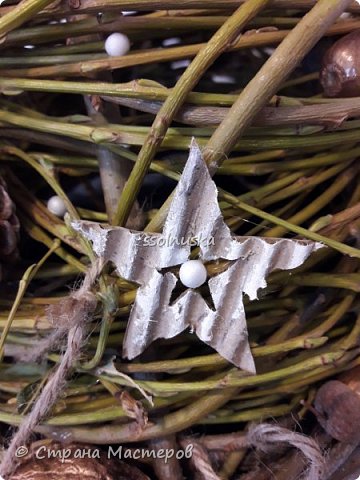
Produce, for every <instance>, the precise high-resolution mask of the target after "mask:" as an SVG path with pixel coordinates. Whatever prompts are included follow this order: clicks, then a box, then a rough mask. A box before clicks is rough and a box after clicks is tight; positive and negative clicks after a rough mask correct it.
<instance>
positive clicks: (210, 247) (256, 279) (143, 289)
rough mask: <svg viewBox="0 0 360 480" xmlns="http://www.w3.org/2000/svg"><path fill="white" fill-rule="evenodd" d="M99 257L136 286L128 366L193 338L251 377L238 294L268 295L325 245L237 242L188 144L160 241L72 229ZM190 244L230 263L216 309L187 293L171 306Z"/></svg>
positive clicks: (113, 230) (116, 231)
mask: <svg viewBox="0 0 360 480" xmlns="http://www.w3.org/2000/svg"><path fill="white" fill-rule="evenodd" d="M73 226H74V228H76V229H77V230H79V231H80V232H81V233H82V234H83V235H84V236H85V237H86V238H87V239H89V240H90V241H91V242H92V244H93V249H94V252H95V253H96V255H98V256H101V257H103V258H104V261H105V262H108V261H110V262H113V264H114V265H115V266H116V269H117V272H118V274H119V276H121V277H122V278H124V279H126V280H130V281H133V282H136V283H138V284H139V288H138V290H137V294H136V299H135V302H134V305H133V307H132V310H131V313H130V317H129V322H128V326H127V330H126V334H125V339H124V348H123V354H124V356H126V357H127V358H129V359H132V358H134V357H136V356H137V355H139V354H140V353H142V352H143V351H144V350H145V348H146V347H147V346H148V345H149V344H150V343H151V342H152V341H154V340H156V339H158V338H172V337H174V336H175V335H178V334H179V333H180V332H182V331H183V330H185V329H186V328H187V327H190V329H191V331H193V332H195V333H196V335H197V336H198V337H199V338H200V339H201V340H202V341H204V342H205V343H207V344H208V345H210V346H211V347H213V348H214V349H215V350H216V351H217V352H219V354H220V355H222V356H223V357H224V358H226V359H227V360H229V361H230V362H232V363H233V364H235V365H236V366H237V367H239V368H242V369H244V370H247V371H249V372H251V373H255V365H254V360H253V357H252V354H251V351H250V346H249V342H248V332H247V325H246V318H245V311H244V305H243V294H244V293H246V294H247V295H248V296H249V298H250V300H254V299H256V298H257V291H258V290H259V289H260V288H264V287H266V280H265V279H266V276H267V275H268V274H269V273H270V272H272V271H273V270H288V269H293V268H295V267H298V266H299V265H301V264H302V263H303V262H304V261H305V260H306V258H307V257H308V256H309V255H310V254H311V253H312V252H313V251H315V250H317V249H319V248H322V247H323V245H322V244H320V243H315V242H311V241H305V240H290V239H270V238H259V237H235V236H233V235H232V234H231V231H230V229H229V228H228V226H227V225H226V224H225V222H224V219H223V217H222V214H221V210H220V207H219V205H218V201H217V188H216V185H215V183H214V182H213V180H212V179H211V177H210V174H209V171H208V168H207V166H206V164H205V162H204V160H203V158H202V155H201V152H200V150H199V148H198V146H197V145H196V143H195V142H193V144H192V146H191V149H190V155H189V159H188V161H187V163H186V165H185V168H184V171H183V173H182V175H181V178H180V180H179V183H178V185H177V188H176V190H175V195H174V198H173V200H172V203H171V206H170V210H169V213H168V216H167V219H166V222H165V225H164V229H163V232H162V233H161V234H156V233H154V234H149V233H146V234H145V233H144V232H135V231H131V230H128V229H126V228H123V227H109V226H104V225H100V224H98V223H95V222H76V223H74V224H73ZM194 238H197V239H198V244H199V246H200V255H199V258H200V259H201V260H202V261H204V262H206V261H210V260H217V259H225V260H232V261H233V263H232V264H231V266H230V267H229V268H228V269H227V270H226V271H224V272H222V273H219V274H218V275H216V276H214V277H212V278H210V279H209V281H208V285H209V290H210V294H211V297H212V300H213V304H214V306H215V309H214V310H213V309H212V308H210V307H209V305H208V304H207V303H206V302H205V300H204V299H203V298H202V296H201V295H200V294H199V292H198V291H197V290H193V289H187V290H186V291H185V292H184V293H182V294H181V295H180V296H179V297H178V298H177V299H176V300H175V301H174V302H173V303H171V300H170V299H171V295H172V292H173V290H174V288H175V286H176V283H177V282H178V278H177V276H176V275H175V274H173V273H171V272H166V273H163V272H162V271H163V269H165V268H168V267H173V266H176V265H181V264H182V263H184V262H186V261H187V260H188V259H189V255H190V250H191V245H192V244H193V241H194Z"/></svg>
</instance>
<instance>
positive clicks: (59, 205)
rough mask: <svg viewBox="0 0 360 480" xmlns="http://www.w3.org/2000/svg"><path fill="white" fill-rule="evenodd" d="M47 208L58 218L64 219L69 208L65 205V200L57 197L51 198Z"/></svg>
mask: <svg viewBox="0 0 360 480" xmlns="http://www.w3.org/2000/svg"><path fill="white" fill-rule="evenodd" d="M47 208H48V210H49V211H50V212H51V213H53V214H54V215H56V216H57V217H63V216H64V215H65V213H66V212H67V208H66V205H65V203H64V200H63V199H62V198H60V197H58V196H57V195H54V196H53V197H51V198H49V200H48V202H47Z"/></svg>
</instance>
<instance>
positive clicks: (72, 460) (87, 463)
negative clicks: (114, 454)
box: [10, 443, 149, 480]
mask: <svg viewBox="0 0 360 480" xmlns="http://www.w3.org/2000/svg"><path fill="white" fill-rule="evenodd" d="M114 450H116V449H115V448H114ZM86 452H87V453H86ZM81 457H83V458H81ZM62 478H64V479H65V478H66V480H79V479H80V478H82V479H86V480H149V477H148V476H147V475H145V474H144V473H142V472H141V471H140V470H139V469H137V468H136V467H133V466H131V465H128V464H126V463H124V462H122V461H120V460H116V459H115V458H110V459H109V458H107V454H106V453H105V452H103V451H100V450H99V449H97V448H94V446H90V445H82V444H71V445H64V444H60V443H52V444H50V445H42V446H39V445H37V446H36V447H35V446H33V448H31V449H30V453H29V454H28V455H27V456H26V457H24V458H23V459H22V460H21V463H20V465H19V467H18V468H17V469H16V472H15V473H14V474H13V475H12V476H11V477H10V480H55V479H62Z"/></svg>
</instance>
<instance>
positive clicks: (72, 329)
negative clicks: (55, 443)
mask: <svg viewBox="0 0 360 480" xmlns="http://www.w3.org/2000/svg"><path fill="white" fill-rule="evenodd" d="M102 267H103V260H102V259H98V260H96V261H94V263H93V264H92V266H91V267H90V269H89V270H88V271H87V273H86V275H85V277H84V280H83V283H82V285H81V287H80V288H79V289H78V290H77V291H75V292H73V293H72V294H70V295H69V296H68V298H66V299H65V300H62V301H61V302H59V303H57V304H55V305H51V306H49V307H48V309H47V316H48V318H49V320H50V322H51V323H52V325H53V327H54V331H53V333H52V334H50V335H49V337H47V338H46V339H45V340H43V341H40V343H39V344H37V345H36V346H35V347H34V350H33V352H32V354H31V355H30V356H29V357H31V358H32V359H35V358H39V356H40V355H43V354H44V353H45V352H46V351H47V350H49V349H50V348H52V347H54V346H55V345H56V346H59V345H62V346H63V347H64V353H63V355H62V357H61V359H60V362H59V364H58V366H57V368H56V370H55V371H54V372H53V373H52V374H51V375H50V376H49V379H48V381H47V383H46V384H45V386H44V388H43V390H42V391H41V393H40V395H39V397H38V398H37V400H36V402H35V404H34V406H33V408H32V410H31V412H30V414H29V415H28V416H27V417H26V418H24V420H23V422H22V423H21V425H20V427H19V429H18V430H17V432H16V433H15V435H14V436H13V438H12V440H11V443H10V445H9V448H8V449H7V451H6V452H5V454H4V457H3V460H2V462H1V464H0V474H1V475H2V477H4V478H9V477H10V476H11V474H12V473H13V472H14V471H15V469H16V466H17V463H16V451H17V449H18V448H19V447H20V446H23V445H26V444H27V443H28V442H29V439H30V437H31V434H32V433H33V431H34V429H35V428H36V426H37V425H38V424H39V423H40V422H41V420H42V419H43V418H44V417H45V416H46V415H47V413H48V412H49V411H50V410H51V408H52V407H53V406H54V405H55V403H56V401H57V400H58V398H59V396H60V394H61V393H62V391H63V390H64V388H65V386H66V379H67V376H68V374H69V372H70V371H71V369H72V368H73V366H74V364H75V362H76V361H78V360H79V358H80V354H81V348H82V346H83V344H84V342H85V338H86V335H87V325H88V323H89V320H91V318H92V314H93V313H94V311H95V308H96V305H97V300H96V296H95V295H94V294H93V293H92V291H91V288H92V286H93V285H94V283H95V281H96V279H97V277H98V275H99V274H100V272H101V270H102Z"/></svg>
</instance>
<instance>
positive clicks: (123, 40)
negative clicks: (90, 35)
mask: <svg viewBox="0 0 360 480" xmlns="http://www.w3.org/2000/svg"><path fill="white" fill-rule="evenodd" d="M129 50H130V40H129V39H128V37H127V36H126V35H124V34H123V33H112V34H111V35H109V36H108V38H107V39H106V41H105V51H106V53H107V54H108V55H109V56H110V57H121V56H122V55H126V54H127V53H128V51H129Z"/></svg>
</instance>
